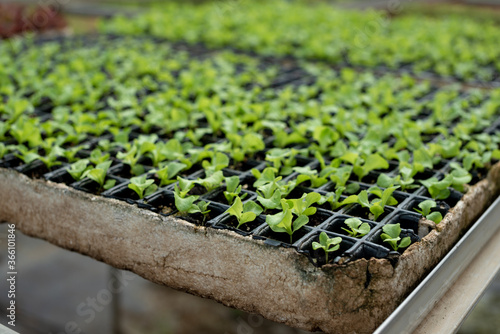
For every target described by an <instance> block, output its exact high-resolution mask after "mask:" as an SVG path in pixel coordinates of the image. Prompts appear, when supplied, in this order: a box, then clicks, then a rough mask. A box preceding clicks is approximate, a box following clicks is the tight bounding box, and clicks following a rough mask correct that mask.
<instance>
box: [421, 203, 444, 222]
mask: <svg viewBox="0 0 500 334" xmlns="http://www.w3.org/2000/svg"><path fill="white" fill-rule="evenodd" d="M436 206H437V204H436V202H434V201H433V200H431V199H427V200H425V201H423V202H420V203H419V204H418V207H419V208H420V210H419V209H414V210H415V211H417V212H418V213H420V214H421V215H422V216H424V217H425V218H427V219H429V220H432V221H433V222H435V223H436V224H439V223H440V222H441V220H443V215H441V212H439V211H434V212H431V210H432V208H435V207H436Z"/></svg>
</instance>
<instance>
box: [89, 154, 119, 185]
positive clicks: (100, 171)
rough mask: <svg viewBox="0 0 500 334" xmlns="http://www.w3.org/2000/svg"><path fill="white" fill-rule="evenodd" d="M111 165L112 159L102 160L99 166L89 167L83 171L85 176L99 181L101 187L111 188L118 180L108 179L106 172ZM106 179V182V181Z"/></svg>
mask: <svg viewBox="0 0 500 334" xmlns="http://www.w3.org/2000/svg"><path fill="white" fill-rule="evenodd" d="M110 166H111V160H108V161H105V162H101V163H100V164H98V165H97V166H95V167H94V168H91V169H87V170H86V171H85V172H84V173H83V177H88V178H89V179H91V180H93V181H95V182H97V183H98V184H99V186H100V189H105V190H106V189H110V188H112V187H114V185H115V183H116V180H107V181H106V173H107V172H108V169H109V167H110ZM105 181H106V182H105Z"/></svg>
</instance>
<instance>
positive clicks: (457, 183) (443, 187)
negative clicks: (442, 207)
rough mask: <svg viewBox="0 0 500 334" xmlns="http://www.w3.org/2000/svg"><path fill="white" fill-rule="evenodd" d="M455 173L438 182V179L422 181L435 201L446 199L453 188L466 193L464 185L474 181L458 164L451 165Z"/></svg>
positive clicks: (452, 172)
mask: <svg viewBox="0 0 500 334" xmlns="http://www.w3.org/2000/svg"><path fill="white" fill-rule="evenodd" d="M450 165H451V166H452V168H454V169H453V171H451V173H450V174H448V175H446V176H445V177H444V179H442V180H438V179H437V178H436V177H431V178H429V179H427V180H423V181H420V183H422V184H423V185H424V186H425V187H426V188H427V191H429V194H430V195H431V197H432V198H433V199H446V198H448V197H449V196H450V189H449V187H453V188H455V189H456V190H458V191H460V192H464V190H465V187H464V185H465V184H467V183H469V182H470V181H471V180H472V176H471V175H470V174H469V172H467V171H466V170H465V169H463V168H461V167H460V166H458V165H457V164H453V163H452V164H450Z"/></svg>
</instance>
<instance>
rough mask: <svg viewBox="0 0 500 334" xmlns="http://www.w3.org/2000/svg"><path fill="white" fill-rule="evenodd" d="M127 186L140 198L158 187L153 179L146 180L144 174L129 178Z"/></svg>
mask: <svg viewBox="0 0 500 334" xmlns="http://www.w3.org/2000/svg"><path fill="white" fill-rule="evenodd" d="M128 187H129V188H130V189H132V190H133V191H135V192H136V193H137V195H139V198H140V199H143V198H144V197H145V196H149V195H151V194H152V193H154V192H155V191H156V189H158V186H157V185H156V184H154V180H151V179H149V180H148V179H147V175H146V174H144V175H141V176H136V177H133V178H131V179H130V183H129V185H128Z"/></svg>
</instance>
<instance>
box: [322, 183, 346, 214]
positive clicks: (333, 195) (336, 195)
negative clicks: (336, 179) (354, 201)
mask: <svg viewBox="0 0 500 334" xmlns="http://www.w3.org/2000/svg"><path fill="white" fill-rule="evenodd" d="M344 190H345V187H339V188H337V189H336V190H335V192H329V193H327V194H326V195H324V196H321V199H320V200H319V201H318V205H323V204H325V203H329V204H330V208H331V209H332V211H335V210H337V209H338V208H339V207H341V206H342V205H343V203H342V202H341V201H340V199H341V196H342V193H343V192H344Z"/></svg>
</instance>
